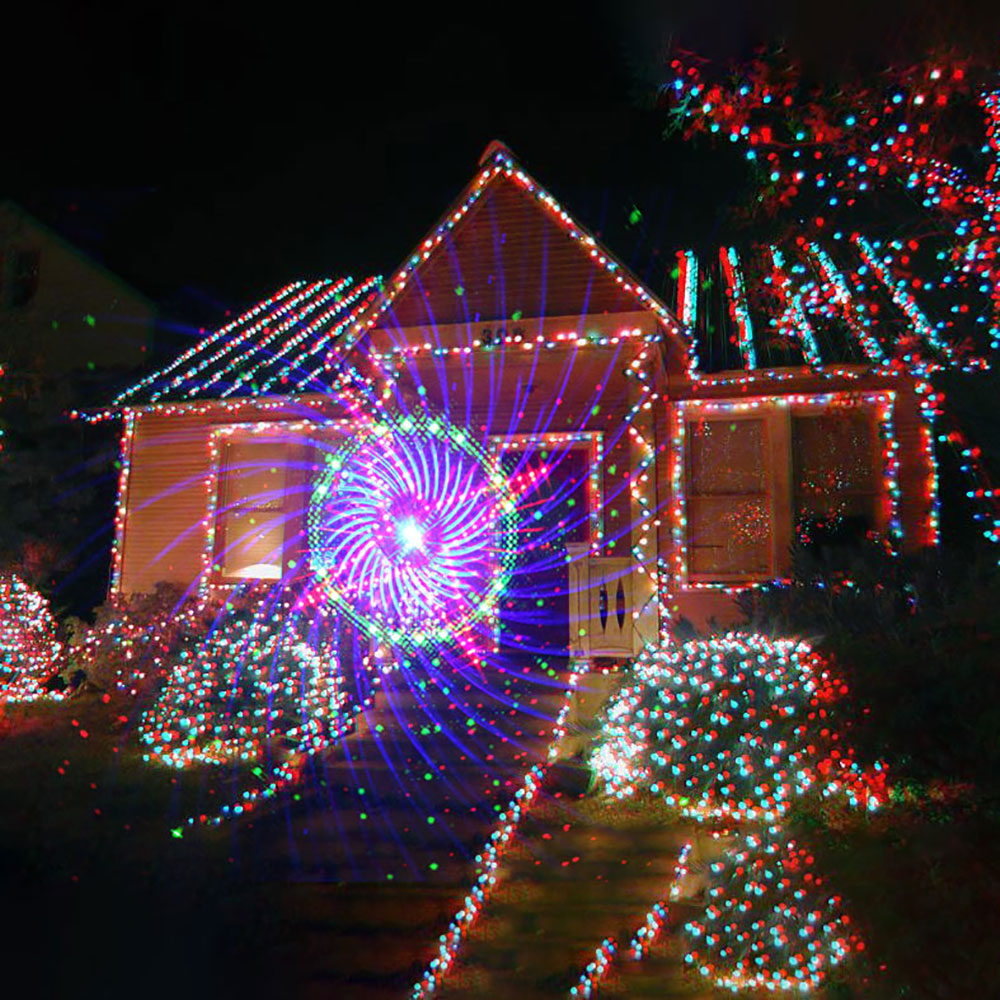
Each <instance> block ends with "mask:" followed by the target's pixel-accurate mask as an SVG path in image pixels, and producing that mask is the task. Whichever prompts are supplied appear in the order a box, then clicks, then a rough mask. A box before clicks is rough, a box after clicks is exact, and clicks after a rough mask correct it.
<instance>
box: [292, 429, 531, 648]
mask: <svg viewBox="0 0 1000 1000" xmlns="http://www.w3.org/2000/svg"><path fill="white" fill-rule="evenodd" d="M514 512H515V502H514V498H513V496H512V494H511V492H510V488H509V486H508V484H507V480H506V477H505V476H504V474H503V472H502V470H501V468H500V465H499V463H498V461H497V460H496V459H494V458H491V457H490V456H489V455H488V454H487V453H486V452H485V451H484V450H483V449H482V448H481V447H480V446H479V445H478V444H477V443H476V442H475V441H473V440H472V439H471V438H470V437H469V436H468V435H467V434H466V433H465V432H464V431H462V430H460V429H458V428H455V427H452V426H450V425H449V424H447V423H446V422H445V421H443V420H440V419H429V418H423V417H419V416H407V417H405V418H401V419H398V420H393V421H388V420H387V421H385V422H381V423H372V424H370V425H368V426H366V427H363V428H362V429H361V430H360V431H358V432H357V433H356V434H354V436H353V437H352V438H351V439H350V440H348V441H346V442H344V443H343V444H342V445H341V446H340V447H338V448H336V449H334V450H333V451H332V452H331V453H330V454H329V455H328V456H327V458H326V462H325V467H324V469H323V470H322V471H321V472H320V474H319V476H318V477H317V479H316V481H315V484H314V486H313V490H312V495H311V498H310V504H309V511H308V518H307V521H308V531H309V548H310V560H311V568H312V571H313V574H314V575H315V578H316V580H317V582H318V584H319V587H320V589H321V591H322V592H324V593H325V594H326V595H327V597H328V598H329V600H330V601H331V602H332V603H333V604H334V605H336V606H337V607H338V609H339V610H341V611H342V612H343V613H345V614H347V615H348V616H349V617H350V618H352V619H353V620H354V621H356V622H357V623H358V624H359V625H360V626H361V627H362V628H364V629H365V630H366V631H367V632H368V633H369V634H371V635H372V636H374V637H376V638H379V639H382V640H386V641H388V642H391V643H398V644H402V645H410V646H418V645H423V644H426V643H430V642H440V641H443V640H446V639H448V638H454V637H457V636H459V635H461V634H463V633H466V632H468V631H469V630H470V629H471V628H472V627H473V626H474V625H476V624H477V623H481V622H484V621H492V619H493V616H494V613H495V607H496V602H497V598H498V596H499V595H500V593H501V592H502V591H503V590H504V588H505V587H506V585H507V581H508V579H509V571H510V563H511V561H512V559H513V556H514V552H515V547H516V534H515V530H514V523H513V522H514Z"/></svg>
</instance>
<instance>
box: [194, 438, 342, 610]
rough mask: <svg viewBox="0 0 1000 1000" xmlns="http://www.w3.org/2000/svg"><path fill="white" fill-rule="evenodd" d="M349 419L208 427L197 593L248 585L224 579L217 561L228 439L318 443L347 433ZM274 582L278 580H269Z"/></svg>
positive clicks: (201, 593) (232, 578) (283, 562)
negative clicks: (325, 437) (331, 434)
mask: <svg viewBox="0 0 1000 1000" xmlns="http://www.w3.org/2000/svg"><path fill="white" fill-rule="evenodd" d="M353 423H354V421H352V420H349V419H348V420H345V419H341V420H323V421H317V420H261V421H244V422H240V423H234V424H219V425H217V426H215V427H212V428H211V433H210V435H209V441H208V451H209V473H208V475H207V476H206V478H205V492H206V511H205V518H204V521H203V524H204V526H205V536H204V548H203V549H202V571H201V574H200V577H199V582H198V592H199V594H200V595H201V596H205V595H206V594H207V593H208V592H210V591H212V590H232V589H234V588H236V587H238V586H240V585H241V584H245V583H246V582H247V580H246V579H238V578H234V577H228V578H227V577H223V576H222V567H221V565H220V564H219V562H218V559H217V556H218V552H217V550H216V537H217V534H218V525H219V520H218V515H219V499H220V491H221V488H222V482H223V478H224V471H225V448H224V447H223V446H224V444H225V443H226V442H227V439H228V438H230V437H233V436H236V435H239V436H240V437H241V438H243V439H244V440H245V439H246V438H250V437H252V436H253V435H255V434H261V435H266V436H272V437H274V436H278V435H285V434H287V435H288V436H289V438H296V439H300V440H302V443H303V444H305V443H306V442H307V440H308V439H310V438H314V439H315V440H317V441H318V440H320V439H321V437H322V435H324V434H326V433H329V432H330V431H331V430H333V431H338V432H340V433H350V428H351V426H352V424H353ZM286 570H287V564H286V560H285V558H284V557H283V558H282V578H283V577H284V575H285V572H286ZM272 582H277V581H272Z"/></svg>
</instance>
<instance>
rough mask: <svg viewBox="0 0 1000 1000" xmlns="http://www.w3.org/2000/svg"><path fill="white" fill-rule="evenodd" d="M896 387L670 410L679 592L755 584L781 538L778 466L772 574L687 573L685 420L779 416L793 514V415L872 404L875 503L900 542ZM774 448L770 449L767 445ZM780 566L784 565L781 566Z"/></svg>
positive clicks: (883, 524) (883, 525)
mask: <svg viewBox="0 0 1000 1000" xmlns="http://www.w3.org/2000/svg"><path fill="white" fill-rule="evenodd" d="M895 403H896V391H895V390H892V389H886V390H878V391H874V392H859V391H851V390H848V391H841V392H831V393H798V394H791V395H787V396H752V397H746V398H743V399H737V400H734V399H712V400H705V399H690V400H677V401H676V402H675V403H674V406H673V409H672V413H671V421H670V424H671V443H672V447H671V455H670V463H671V471H670V483H671V493H672V500H671V504H670V511H671V543H672V545H671V560H670V566H671V570H672V578H673V582H674V586H675V588H676V589H677V590H679V591H692V590H729V589H741V588H742V587H754V586H758V585H759V584H761V583H765V582H767V581H768V580H771V579H774V578H775V576H776V575H777V570H776V563H777V562H778V560H779V559H780V558H781V557H780V556H778V554H777V553H776V551H775V548H776V542H777V536H776V534H775V529H776V528H777V527H778V525H776V524H775V521H774V513H773V512H774V505H775V490H774V470H773V469H771V470H769V476H768V479H769V495H770V496H771V510H772V515H771V516H772V561H771V573H770V575H768V576H763V577H754V576H743V577H740V578H738V579H737V578H734V579H732V580H722V579H718V578H717V577H716V578H715V579H705V578H697V579H696V578H692V576H691V575H690V574H689V572H688V549H687V478H688V477H687V465H686V461H685V459H686V454H687V424H688V422H689V421H690V420H691V419H697V418H700V417H705V418H708V419H713V418H714V419H725V420H733V419H739V417H740V416H742V415H746V416H753V415H758V414H759V415H760V416H762V417H763V418H764V419H765V423H770V422H771V421H774V420H777V418H778V417H779V416H780V417H781V418H782V419H783V420H784V421H785V422H786V428H787V433H786V436H785V437H786V440H787V442H788V449H789V450H788V453H787V455H786V456H785V458H786V460H787V462H788V466H789V473H790V474H789V482H788V491H789V496H788V497H787V499H788V503H789V510H790V512H791V510H792V505H793V504H794V492H793V491H794V486H793V482H792V478H793V477H792V475H791V464H792V454H791V447H792V437H791V434H792V428H791V422H792V418H793V417H795V416H798V415H803V416H806V415H809V414H811V413H812V412H813V410H812V409H811V408H812V407H826V408H827V409H829V410H836V409H837V408H838V407H844V408H850V409H855V408H858V407H861V408H868V409H870V410H871V412H872V416H873V421H874V423H875V435H874V441H875V444H876V445H877V444H879V443H881V447H882V490H881V491H880V496H881V497H882V503H880V504H879V505H878V506H877V509H878V514H879V525H878V528H877V530H879V531H882V532H883V533H884V534H885V535H886V536H888V537H889V538H891V539H892V540H894V541H900V540H901V539H902V537H903V531H902V527H901V523H900V518H899V485H898V467H899V454H898V452H899V443H898V441H897V440H896V436H895V431H894V427H893V422H894V410H895ZM768 450H770V449H768ZM788 528H789V532H790V534H789V537H791V532H794V524H789V525H788ZM779 567H780V564H779Z"/></svg>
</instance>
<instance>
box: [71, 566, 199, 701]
mask: <svg viewBox="0 0 1000 1000" xmlns="http://www.w3.org/2000/svg"><path fill="white" fill-rule="evenodd" d="M212 615H213V613H212V611H211V610H210V609H208V608H205V609H202V608H200V607H199V606H197V605H196V603H195V602H194V600H191V599H186V595H185V592H184V590H183V589H182V588H181V587H179V586H177V585H175V584H168V583H158V584H157V585H156V588H155V590H154V591H153V592H152V593H151V594H136V595H133V596H131V597H124V596H120V595H116V596H114V597H112V598H110V599H109V600H108V601H107V602H105V603H104V604H102V605H101V606H100V607H99V608H98V609H97V611H96V617H95V620H94V623H93V624H92V625H89V624H87V623H86V622H84V621H82V620H80V619H79V618H75V619H70V621H69V622H68V625H69V628H70V631H71V633H72V639H71V643H70V656H71V659H72V661H73V663H74V665H75V666H76V667H77V668H79V669H82V670H84V671H85V672H86V675H87V679H88V680H89V681H90V682H91V683H92V684H94V685H95V686H96V687H99V688H101V689H102V690H111V689H113V688H119V689H120V690H126V691H129V692H130V693H132V694H136V693H137V692H138V691H139V690H140V689H141V688H143V687H146V686H148V685H149V684H150V683H152V682H155V681H156V680H157V679H159V678H162V677H163V676H164V675H165V673H166V670H167V668H168V663H167V659H168V656H169V654H170V651H171V650H172V649H173V648H174V647H175V646H176V645H177V644H178V643H182V642H184V641H185V640H186V639H188V638H190V637H193V635H195V634H199V633H200V634H204V632H205V631H207V629H208V626H209V623H210V621H211V618H212ZM202 619H207V620H205V621H202Z"/></svg>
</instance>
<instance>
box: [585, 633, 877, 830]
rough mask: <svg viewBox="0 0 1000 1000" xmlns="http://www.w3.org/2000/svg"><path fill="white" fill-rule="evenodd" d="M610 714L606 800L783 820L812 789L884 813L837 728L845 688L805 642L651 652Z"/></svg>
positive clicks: (760, 640) (600, 770) (604, 751)
mask: <svg viewBox="0 0 1000 1000" xmlns="http://www.w3.org/2000/svg"><path fill="white" fill-rule="evenodd" d="M634 677H635V680H634V682H633V683H632V684H629V685H627V686H625V687H624V688H622V690H621V691H620V692H619V694H618V696H617V697H616V699H615V701H614V703H613V704H612V705H611V707H610V708H609V710H608V713H607V720H606V723H605V726H604V729H603V732H602V734H601V736H600V738H599V739H598V741H597V744H596V746H595V750H594V752H593V755H592V760H591V764H592V767H593V768H594V770H595V771H596V772H597V774H598V775H599V776H600V777H601V779H602V780H603V782H604V784H605V788H606V790H607V792H608V793H609V794H612V795H615V796H617V797H619V798H625V797H627V796H631V795H634V794H635V793H636V792H637V791H638V790H640V789H641V790H644V791H649V792H651V793H652V794H654V795H661V796H663V798H664V799H665V801H666V802H667V804H668V805H671V806H675V807H677V808H678V809H680V811H681V813H682V814H684V815H686V816H691V817H694V818H696V819H700V820H707V819H713V818H727V819H731V820H736V821H746V820H750V821H757V822H760V821H763V822H767V823H772V822H775V821H776V820H778V819H780V817H781V816H783V815H784V814H785V813H786V812H787V810H788V807H789V804H790V802H791V801H792V799H793V798H795V797H796V796H799V795H801V794H803V793H804V792H805V791H807V790H808V789H810V788H814V787H816V788H819V789H821V790H822V791H823V793H824V794H833V793H835V792H840V791H844V792H845V793H846V794H847V796H848V798H849V800H850V801H851V802H852V803H854V804H864V805H865V806H866V807H867V808H870V809H874V808H877V807H878V805H879V802H880V796H881V794H882V790H881V784H882V778H881V776H880V775H879V774H878V773H876V774H875V775H874V776H872V778H871V779H870V780H869V778H868V777H867V776H866V775H864V774H863V773H862V772H861V769H860V768H859V767H858V765H857V764H856V763H855V762H854V760H853V757H852V751H851V750H850V749H849V748H847V747H845V745H844V744H843V741H842V740H841V738H840V736H839V735H838V734H837V733H836V732H835V731H833V730H832V729H831V728H830V719H831V713H832V706H833V703H834V702H835V700H836V698H837V697H838V696H840V695H841V694H843V693H844V692H845V691H846V689H845V688H844V687H843V686H842V685H840V684H839V683H838V682H836V681H835V680H833V678H832V677H831V675H830V672H829V670H828V668H827V664H826V662H825V661H824V660H823V659H822V658H821V657H820V656H819V655H818V654H816V653H814V652H813V651H812V649H811V648H810V647H809V645H808V644H807V643H804V642H795V641H791V640H776V641H772V640H770V639H768V638H766V637H765V636H761V635H738V634H735V633H730V634H728V635H725V636H721V637H715V638H711V639H707V640H694V641H691V642H688V643H685V644H684V645H683V646H678V647H670V646H667V647H662V648H657V647H647V648H646V649H645V650H644V651H643V653H642V654H641V655H640V657H639V658H638V660H637V661H636V664H635V669H634Z"/></svg>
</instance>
